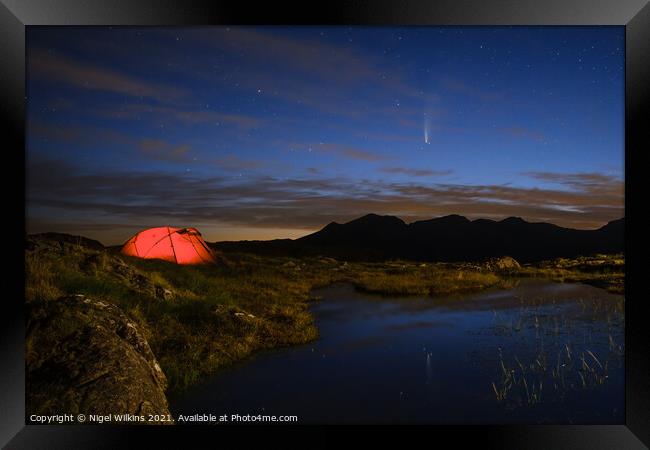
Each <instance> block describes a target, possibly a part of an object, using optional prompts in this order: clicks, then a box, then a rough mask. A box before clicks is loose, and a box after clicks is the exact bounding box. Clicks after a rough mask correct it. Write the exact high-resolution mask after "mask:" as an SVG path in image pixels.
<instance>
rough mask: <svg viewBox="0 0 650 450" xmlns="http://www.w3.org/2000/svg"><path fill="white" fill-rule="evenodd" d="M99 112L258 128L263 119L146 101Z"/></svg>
mask: <svg viewBox="0 0 650 450" xmlns="http://www.w3.org/2000/svg"><path fill="white" fill-rule="evenodd" d="M98 114H100V115H103V116H108V117H110V118H117V119H134V118H146V117H147V116H151V117H155V118H157V119H159V120H164V121H169V120H171V121H173V122H181V123H187V124H213V125H222V124H229V125H234V126H236V127H238V128H241V129H249V128H257V127H259V126H260V125H261V124H262V122H263V120H262V119H261V118H259V117H253V116H249V115H244V114H232V113H227V112H221V111H215V110H210V109H187V108H186V107H183V106H160V105H152V104H144V103H131V104H128V105H124V106H121V107H120V108H117V109H110V110H108V111H98Z"/></svg>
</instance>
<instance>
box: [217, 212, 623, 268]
mask: <svg viewBox="0 0 650 450" xmlns="http://www.w3.org/2000/svg"><path fill="white" fill-rule="evenodd" d="M624 229H625V218H622V219H618V220H614V221H612V222H609V223H608V224H606V225H605V226H603V227H601V228H599V229H597V230H575V229H571V228H563V227H559V226H557V225H553V224H550V223H530V222H526V221H525V220H523V219H521V218H518V217H509V218H507V219H504V220H501V221H495V220H489V219H478V220H473V221H470V220H469V219H467V218H465V217H463V216H459V215H450V216H445V217H439V218H435V219H430V220H421V221H417V222H413V223H410V224H406V223H405V222H404V221H403V220H401V219H400V218H398V217H394V216H379V215H377V214H368V215H365V216H363V217H360V218H358V219H355V220H352V221H350V222H347V223H344V224H339V223H336V222H332V223H330V224H328V225H326V226H325V227H324V228H323V229H321V230H320V231H317V232H315V233H312V234H310V235H307V236H304V237H302V238H299V239H295V240H291V239H277V240H273V241H240V242H217V243H214V244H210V245H212V246H213V247H214V248H217V249H219V250H222V251H241V252H251V253H258V254H263V255H278V256H279V255H287V256H306V255H323V256H331V257H334V258H343V259H350V260H378V259H390V258H404V259H413V260H422V261H468V260H480V259H485V258H490V257H496V256H504V255H509V256H512V257H514V258H515V259H517V260H520V261H523V262H526V261H536V260H543V259H551V258H556V257H573V256H578V255H589V254H594V253H620V252H623V251H624V237H623V234H624Z"/></svg>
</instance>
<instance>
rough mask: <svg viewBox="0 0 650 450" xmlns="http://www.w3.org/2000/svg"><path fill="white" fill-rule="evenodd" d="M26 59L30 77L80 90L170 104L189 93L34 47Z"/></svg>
mask: <svg viewBox="0 0 650 450" xmlns="http://www.w3.org/2000/svg"><path fill="white" fill-rule="evenodd" d="M27 58H28V59H27V64H28V70H29V75H30V76H35V77H38V78H41V79H45V80H54V81H59V82H63V83H67V84H69V85H71V86H74V87H77V88H82V89H89V90H99V91H106V92H112V93H116V94H122V95H128V96H131V97H147V98H152V99H156V100H158V101H169V100H170V99H174V98H178V97H181V96H184V95H186V94H187V93H186V92H185V91H184V90H182V89H179V88H178V87H176V86H170V85H164V84H157V83H151V82H146V81H143V80H140V79H138V78H136V77H133V76H130V75H126V74H123V73H120V72H118V71H116V70H113V69H107V68H104V67H99V66H97V65H94V64H92V63H89V62H85V61H78V60H75V59H73V58H70V57H67V56H64V55H61V54H54V53H50V52H48V51H46V50H43V49H39V48H31V49H30V50H29V53H28V55H27Z"/></svg>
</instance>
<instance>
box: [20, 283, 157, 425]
mask: <svg viewBox="0 0 650 450" xmlns="http://www.w3.org/2000/svg"><path fill="white" fill-rule="evenodd" d="M28 308H29V309H30V311H28V315H27V317H28V322H27V337H26V355H25V358H26V382H27V386H26V407H27V411H26V412H27V414H28V415H29V414H63V413H72V414H79V413H84V414H87V415H88V414H104V415H105V414H133V415H145V416H147V415H148V414H164V415H166V414H169V409H168V404H167V399H166V397H165V389H166V387H167V380H166V377H165V375H164V373H163V372H162V370H161V368H160V366H159V365H158V362H157V361H156V358H155V356H154V354H153V353H152V351H151V349H150V347H149V344H148V343H147V340H146V339H145V337H144V336H143V334H142V332H141V330H140V329H139V328H138V326H137V325H136V324H135V323H134V322H132V321H131V320H129V318H128V317H127V316H126V315H125V314H124V312H123V311H122V310H121V309H120V308H118V307H117V306H115V305H113V304H111V303H108V302H105V301H100V300H95V299H92V298H89V297H85V296H83V295H77V296H69V297H63V298H60V299H58V300H53V301H49V302H40V303H37V304H28Z"/></svg>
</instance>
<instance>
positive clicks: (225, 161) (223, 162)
mask: <svg viewBox="0 0 650 450" xmlns="http://www.w3.org/2000/svg"><path fill="white" fill-rule="evenodd" d="M215 163H216V164H217V166H219V167H220V168H222V169H226V170H252V169H258V168H260V167H262V166H263V165H264V162H263V161H260V160H257V159H241V158H240V157H238V156H237V155H227V156H225V157H223V158H219V159H217V160H216V161H215Z"/></svg>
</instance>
